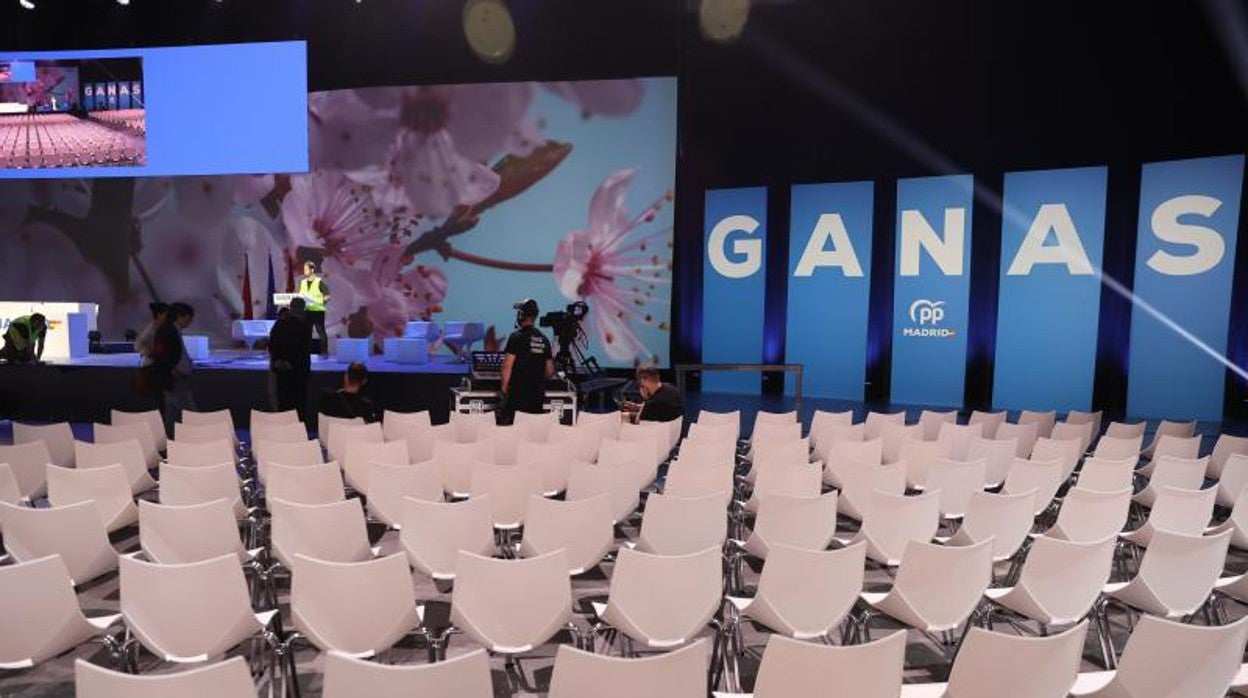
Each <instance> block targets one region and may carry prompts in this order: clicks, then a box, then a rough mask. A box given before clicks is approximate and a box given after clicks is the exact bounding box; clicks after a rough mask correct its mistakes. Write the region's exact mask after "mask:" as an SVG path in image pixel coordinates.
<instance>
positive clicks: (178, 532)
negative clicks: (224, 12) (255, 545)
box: [139, 499, 260, 565]
mask: <svg viewBox="0 0 1248 698" xmlns="http://www.w3.org/2000/svg"><path fill="white" fill-rule="evenodd" d="M139 546H140V547H141V548H142V549H143V554H144V555H146V556H147V558H148V559H149V560H151V561H152V562H155V563H157V564H161V565H180V564H185V563H188V562H201V561H203V560H211V559H213V558H216V557H220V556H222V555H235V556H237V557H238V559H239V561H242V562H246V561H247V560H249V559H253V558H254V557H255V554H258V553H259V552H260V549H256V550H255V551H254V553H253V552H249V551H248V550H247V549H246V548H244V547H243V541H242V539H241V538H240V537H239V535H238V523H237V522H236V520H235V519H234V512H232V511H230V505H229V502H227V501H225V500H224V499H218V500H216V501H214V502H204V503H203V504H192V505H188V506H168V505H164V504H155V503H153V502H148V501H140V502H139Z"/></svg>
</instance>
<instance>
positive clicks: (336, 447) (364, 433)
mask: <svg viewBox="0 0 1248 698" xmlns="http://www.w3.org/2000/svg"><path fill="white" fill-rule="evenodd" d="M356 442H365V443H385V434H384V433H383V432H382V430H381V425H380V424H377V423H375V422H374V423H372V424H343V423H341V422H336V423H334V424H330V425H329V445H328V446H326V447H325V452H326V453H328V454H329V457H330V458H332V459H334V460H336V461H338V462H339V463H342V462H343V461H344V460H345V459H346V457H347V448H348V446H349V445H350V444H352V443H356ZM404 446H406V442H404Z"/></svg>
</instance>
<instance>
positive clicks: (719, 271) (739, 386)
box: [702, 187, 767, 394]
mask: <svg viewBox="0 0 1248 698" xmlns="http://www.w3.org/2000/svg"><path fill="white" fill-rule="evenodd" d="M705 215H706V218H705V221H706V227H705V231H704V232H705V237H704V238H703V241H704V244H705V247H704V253H705V254H704V255H703V256H704V261H703V271H702V273H703V276H702V361H703V363H708V364H712V363H747V364H756V363H759V362H760V361H762V358H763V296H764V294H765V292H766V271H765V267H766V259H767V189H766V188H765V187H752V188H747V189H719V190H711V191H707V192H706V214H705ZM761 386H762V380H761V377H760V376H759V374H757V373H753V372H748V373H723V372H714V371H712V372H708V373H706V374H704V375H703V377H702V389H703V390H704V391H708V392H730V393H747V394H750V393H758V392H759V391H760V388H761Z"/></svg>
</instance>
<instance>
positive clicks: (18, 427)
mask: <svg viewBox="0 0 1248 698" xmlns="http://www.w3.org/2000/svg"><path fill="white" fill-rule="evenodd" d="M32 441H42V442H43V443H44V445H45V446H47V447H48V455H49V456H51V458H52V460H51V461H49V462H51V463H52V465H59V466H61V467H62V468H72V467H74V432H73V430H72V429H70V428H69V422H56V423H54V424H23V423H21V422H13V443H15V444H27V443H31V442H32Z"/></svg>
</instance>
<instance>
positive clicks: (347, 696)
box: [322, 650, 494, 698]
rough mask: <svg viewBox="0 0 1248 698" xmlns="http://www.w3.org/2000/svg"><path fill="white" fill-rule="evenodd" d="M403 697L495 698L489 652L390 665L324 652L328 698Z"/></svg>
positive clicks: (325, 689)
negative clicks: (451, 697) (433, 660)
mask: <svg viewBox="0 0 1248 698" xmlns="http://www.w3.org/2000/svg"><path fill="white" fill-rule="evenodd" d="M361 694H363V695H367V696H372V697H373V698H403V697H404V696H425V695H428V696H462V697H463V698H493V695H494V685H493V681H492V680H491V678H490V655H489V653H487V652H486V651H485V650H474V651H472V652H469V653H468V654H465V655H461V656H458V657H452V658H450V659H447V660H443V661H440V662H437V663H436V664H416V665H410V664H409V665H390V664H382V663H380V662H370V661H367V660H363V659H356V658H355V657H352V656H350V655H346V654H343V653H342V652H337V651H333V652H329V653H327V654H326V655H325V683H324V687H323V693H322V695H323V696H324V697H325V698H355V697H356V696H359V695H361Z"/></svg>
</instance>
